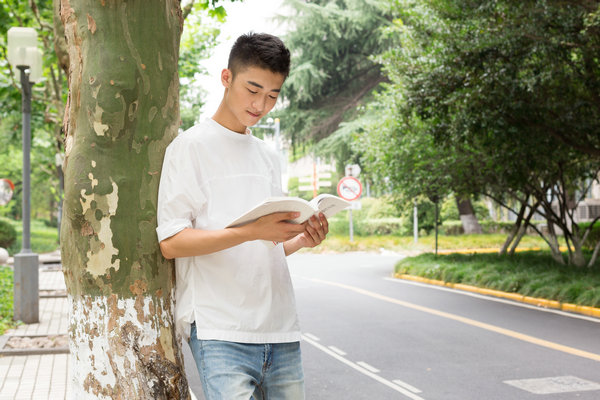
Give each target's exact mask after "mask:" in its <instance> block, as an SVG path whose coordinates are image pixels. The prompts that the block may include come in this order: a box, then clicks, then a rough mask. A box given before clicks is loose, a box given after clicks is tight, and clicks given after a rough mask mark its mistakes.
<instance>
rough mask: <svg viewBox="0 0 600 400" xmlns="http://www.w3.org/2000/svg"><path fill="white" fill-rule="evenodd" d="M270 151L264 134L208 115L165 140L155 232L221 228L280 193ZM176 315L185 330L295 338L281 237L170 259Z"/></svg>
mask: <svg viewBox="0 0 600 400" xmlns="http://www.w3.org/2000/svg"><path fill="white" fill-rule="evenodd" d="M281 195H282V190H281V171H280V163H279V160H278V158H277V155H276V153H275V152H274V151H273V150H271V149H270V148H269V147H268V146H267V145H266V144H265V143H264V142H263V141H262V140H260V139H257V138H256V137H254V136H252V134H250V133H248V134H246V135H243V134H239V133H236V132H233V131H231V130H229V129H226V128H224V127H223V126H221V125H219V124H218V123H217V122H215V121H214V120H212V119H207V120H206V121H204V122H203V123H201V124H199V125H196V126H194V127H192V128H190V129H188V130H187V131H185V132H183V133H182V134H180V135H179V136H177V137H176V138H175V139H174V140H173V142H172V143H171V144H170V145H169V146H168V147H167V151H166V154H165V159H164V162H163V169H162V174H161V181H160V188H159V194H158V228H157V229H156V231H157V234H158V240H159V241H162V240H164V239H166V238H168V237H170V236H173V235H175V234H176V233H178V232H180V231H182V230H183V229H185V228H197V229H204V230H215V229H223V228H224V227H225V226H227V225H228V224H229V223H230V222H232V221H233V220H234V219H235V218H237V217H238V216H240V215H241V214H243V213H244V212H246V211H247V210H248V209H250V208H251V207H253V206H255V205H257V204H258V203H260V202H262V201H263V200H264V199H265V198H267V197H271V196H281ZM175 268H176V276H177V282H176V286H175V301H176V304H175V318H176V325H177V329H178V331H179V332H180V333H181V334H182V335H183V336H184V337H186V338H187V337H188V336H189V332H190V324H191V323H192V322H194V321H196V327H197V330H198V338H199V339H204V340H226V341H230V342H238V343H286V342H295V341H299V340H300V330H299V326H298V318H297V313H296V304H295V299H294V292H293V288H292V283H291V279H290V275H289V270H288V267H287V262H286V258H285V254H284V250H283V246H282V245H281V244H279V245H277V246H275V247H268V246H266V245H265V244H264V243H263V242H262V241H258V240H256V241H251V242H245V243H242V244H240V245H238V246H235V247H232V248H229V249H226V250H222V251H218V252H215V253H212V254H209V255H203V256H196V257H185V258H177V259H175Z"/></svg>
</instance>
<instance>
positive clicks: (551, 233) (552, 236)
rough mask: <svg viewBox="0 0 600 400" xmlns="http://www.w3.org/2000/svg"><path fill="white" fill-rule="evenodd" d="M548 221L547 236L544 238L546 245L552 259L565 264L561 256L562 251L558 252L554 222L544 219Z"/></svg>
mask: <svg viewBox="0 0 600 400" xmlns="http://www.w3.org/2000/svg"><path fill="white" fill-rule="evenodd" d="M546 222H547V223H548V235H547V236H548V237H547V238H546V242H547V243H548V246H550V254H551V255H552V258H553V259H554V261H556V262H557V263H559V264H562V265H565V259H564V258H563V255H562V253H561V252H560V246H559V244H558V237H557V235H556V231H555V230H554V223H552V221H550V220H549V219H548V220H546Z"/></svg>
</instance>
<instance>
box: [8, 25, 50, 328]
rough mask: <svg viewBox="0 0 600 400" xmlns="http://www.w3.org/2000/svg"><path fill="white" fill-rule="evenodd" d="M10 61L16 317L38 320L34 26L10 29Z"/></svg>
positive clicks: (38, 62) (37, 57)
mask: <svg viewBox="0 0 600 400" xmlns="http://www.w3.org/2000/svg"><path fill="white" fill-rule="evenodd" d="M7 47H8V61H9V62H10V64H11V65H13V66H15V67H16V68H17V69H18V70H19V72H20V77H21V90H22V111H23V126H22V132H23V191H22V196H23V199H22V201H23V211H22V213H23V216H22V220H23V234H22V236H21V251H20V252H19V253H18V254H15V257H14V319H15V320H21V321H23V322H25V323H26V324H31V323H36V322H39V319H40V318H39V282H38V277H39V260H38V255H37V254H35V253H33V252H32V251H31V229H30V228H31V223H30V222H31V180H30V177H31V161H30V149H31V88H32V85H33V83H35V81H37V80H39V78H40V77H41V75H42V74H41V72H42V52H41V51H40V50H39V49H38V48H37V33H36V31H35V30H34V29H33V28H10V29H9V30H8V46H7Z"/></svg>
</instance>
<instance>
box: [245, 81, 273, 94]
mask: <svg viewBox="0 0 600 400" xmlns="http://www.w3.org/2000/svg"><path fill="white" fill-rule="evenodd" d="M246 82H247V83H248V84H250V85H252V86H256V87H257V88H260V89H264V86H263V85H261V84H258V83H256V82H253V81H246ZM271 92H281V89H271Z"/></svg>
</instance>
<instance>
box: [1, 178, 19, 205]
mask: <svg viewBox="0 0 600 400" xmlns="http://www.w3.org/2000/svg"><path fill="white" fill-rule="evenodd" d="M14 191H15V185H14V184H13V183H12V182H11V181H10V180H9V179H0V206H4V205H6V204H8V202H9V201H10V199H12V195H13V192H14Z"/></svg>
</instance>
